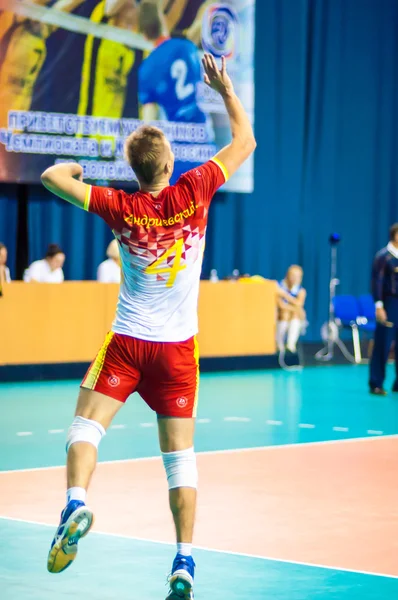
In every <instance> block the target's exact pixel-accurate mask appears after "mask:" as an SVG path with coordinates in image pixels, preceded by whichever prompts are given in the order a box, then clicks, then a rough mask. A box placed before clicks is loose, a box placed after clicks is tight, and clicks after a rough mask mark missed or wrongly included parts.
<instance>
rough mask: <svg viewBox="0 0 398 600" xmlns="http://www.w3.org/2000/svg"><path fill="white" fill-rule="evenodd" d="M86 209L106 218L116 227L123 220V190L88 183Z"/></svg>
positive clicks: (109, 223) (105, 219)
mask: <svg viewBox="0 0 398 600" xmlns="http://www.w3.org/2000/svg"><path fill="white" fill-rule="evenodd" d="M84 209H85V210H87V211H88V212H91V213H94V214H96V215H98V216H100V217H102V218H103V219H104V221H105V222H106V223H107V224H108V225H109V226H110V227H112V229H114V228H115V227H117V226H118V224H120V221H123V192H121V191H118V190H114V189H112V188H106V187H99V186H96V185H88V186H87V189H86V197H85V201H84Z"/></svg>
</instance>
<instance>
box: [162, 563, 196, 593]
mask: <svg viewBox="0 0 398 600" xmlns="http://www.w3.org/2000/svg"><path fill="white" fill-rule="evenodd" d="M195 566H196V565H195V562H194V560H193V558H192V556H183V555H182V554H177V556H176V557H175V559H174V562H173V568H172V571H171V575H170V579H169V584H170V592H169V595H168V596H167V598H166V600H193V580H194V577H195Z"/></svg>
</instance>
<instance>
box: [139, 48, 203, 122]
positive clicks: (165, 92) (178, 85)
mask: <svg viewBox="0 0 398 600" xmlns="http://www.w3.org/2000/svg"><path fill="white" fill-rule="evenodd" d="M200 81H201V67H200V59H199V53H198V49H197V48H196V46H195V44H193V43H192V42H191V41H189V40H187V39H168V40H166V41H165V42H163V43H162V44H161V45H160V46H158V47H157V48H155V50H153V51H152V52H151V54H150V55H149V56H148V58H146V59H145V60H144V62H143V63H142V64H141V66H140V69H139V76H138V95H139V101H140V103H141V104H149V103H156V104H158V105H159V106H160V107H161V108H162V109H163V111H164V112H165V113H166V117H167V119H168V120H169V121H177V122H179V121H183V122H185V123H205V122H206V115H205V114H204V113H203V111H201V110H200V108H199V107H198V105H197V102H196V89H197V85H198V83H199V82H200Z"/></svg>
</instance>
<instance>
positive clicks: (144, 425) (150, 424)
mask: <svg viewBox="0 0 398 600" xmlns="http://www.w3.org/2000/svg"><path fill="white" fill-rule="evenodd" d="M140 427H155V423H140Z"/></svg>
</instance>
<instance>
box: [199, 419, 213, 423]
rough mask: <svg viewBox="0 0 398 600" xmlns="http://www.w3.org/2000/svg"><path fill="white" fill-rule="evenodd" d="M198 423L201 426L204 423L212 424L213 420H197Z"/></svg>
mask: <svg viewBox="0 0 398 600" xmlns="http://www.w3.org/2000/svg"><path fill="white" fill-rule="evenodd" d="M196 422H197V423H199V424H202V423H211V419H196Z"/></svg>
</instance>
